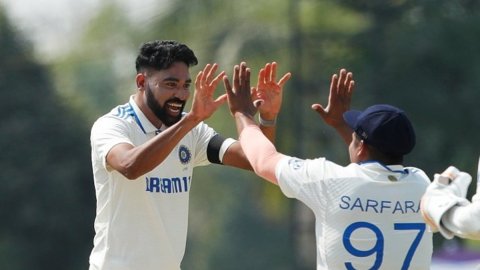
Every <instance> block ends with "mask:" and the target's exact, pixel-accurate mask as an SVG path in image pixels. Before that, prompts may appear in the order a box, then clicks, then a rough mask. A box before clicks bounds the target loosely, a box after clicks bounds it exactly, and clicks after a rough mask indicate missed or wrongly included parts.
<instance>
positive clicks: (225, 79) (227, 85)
mask: <svg viewBox="0 0 480 270" xmlns="http://www.w3.org/2000/svg"><path fill="white" fill-rule="evenodd" d="M223 85H224V86H225V91H226V92H227V95H228V96H230V95H233V90H232V85H231V84H230V81H229V80H228V76H226V75H224V76H223Z"/></svg>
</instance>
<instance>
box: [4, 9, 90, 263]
mask: <svg viewBox="0 0 480 270" xmlns="http://www.w3.org/2000/svg"><path fill="white" fill-rule="evenodd" d="M0 40H1V44H2V46H1V47H0V92H1V94H2V97H3V98H4V103H3V105H2V106H1V109H0V110H1V114H2V115H3V120H2V122H1V125H0V130H1V132H0V134H1V137H2V139H1V140H0V149H1V151H2V155H1V156H0V164H2V165H1V166H2V173H1V177H2V188H1V189H0V205H1V208H0V219H1V223H0V250H1V252H0V254H1V255H0V268H2V269H12V270H15V269H85V268H86V265H87V262H88V254H89V250H90V248H91V246H92V244H91V243H92V236H93V226H92V224H93V216H94V213H93V212H92V209H94V197H93V185H92V181H91V169H90V164H89V150H88V149H89V142H88V137H89V135H88V129H87V127H86V126H85V122H84V121H83V120H82V119H81V118H79V117H78V116H77V115H74V114H72V113H71V111H70V110H69V109H68V108H67V107H65V104H63V102H62V100H61V99H59V98H58V97H57V95H56V93H55V91H54V89H53V87H52V83H51V80H50V75H49V73H48V71H47V68H46V67H44V66H42V65H40V64H38V63H36V62H35V61H34V60H33V57H32V54H31V47H30V45H29V44H28V42H26V41H25V40H23V39H22V38H21V37H20V35H18V34H17V33H15V31H14V30H13V28H12V26H11V25H10V23H9V21H8V18H7V16H6V15H5V14H4V12H3V9H1V7H0Z"/></svg>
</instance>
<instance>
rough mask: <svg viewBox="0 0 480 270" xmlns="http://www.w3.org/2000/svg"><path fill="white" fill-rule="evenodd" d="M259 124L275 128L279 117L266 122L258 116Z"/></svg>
mask: <svg viewBox="0 0 480 270" xmlns="http://www.w3.org/2000/svg"><path fill="white" fill-rule="evenodd" d="M258 122H259V123H260V125H262V126H264V127H274V126H275V125H276V124H277V117H275V118H274V119H273V120H265V119H263V118H262V117H261V116H260V114H258Z"/></svg>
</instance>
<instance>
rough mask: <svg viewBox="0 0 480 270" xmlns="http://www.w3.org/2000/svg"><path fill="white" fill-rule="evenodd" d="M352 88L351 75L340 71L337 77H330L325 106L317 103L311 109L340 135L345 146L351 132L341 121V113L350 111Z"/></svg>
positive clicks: (345, 71)
mask: <svg viewBox="0 0 480 270" xmlns="http://www.w3.org/2000/svg"><path fill="white" fill-rule="evenodd" d="M354 88H355V82H354V81H353V74H352V73H351V72H347V70H345V69H341V70H340V72H339V74H338V75H337V74H333V75H332V79H331V82H330V94H329V96H328V104H327V106H326V107H323V106H322V105H320V104H318V103H315V104H313V105H312V109H313V110H315V111H316V112H317V113H318V114H320V117H321V118H322V119H323V121H325V123H327V124H328V125H329V126H332V127H333V128H334V129H335V130H336V131H337V132H338V133H339V134H340V136H341V137H342V138H343V140H344V141H345V143H346V144H347V145H348V144H350V142H351V140H352V130H351V129H350V127H348V126H347V124H346V123H345V121H344V120H343V113H344V112H346V111H348V110H349V109H350V103H351V100H352V95H353V91H354Z"/></svg>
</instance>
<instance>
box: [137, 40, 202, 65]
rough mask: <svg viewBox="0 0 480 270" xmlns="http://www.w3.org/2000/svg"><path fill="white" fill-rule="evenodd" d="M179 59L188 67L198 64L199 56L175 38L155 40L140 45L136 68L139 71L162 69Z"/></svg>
mask: <svg viewBox="0 0 480 270" xmlns="http://www.w3.org/2000/svg"><path fill="white" fill-rule="evenodd" d="M179 61H180V62H183V63H185V64H186V65H187V66H188V67H190V66H194V65H196V64H198V60H197V57H196V56H195V54H194V53H193V51H192V50H191V49H190V48H189V47H188V46H187V45H185V44H182V43H179V42H177V41H174V40H154V41H149V42H145V43H143V44H142V45H141V46H140V52H139V54H138V56H137V60H136V61H135V68H136V69H137V72H138V73H140V72H142V71H143V70H145V69H149V68H153V69H155V70H162V69H167V68H169V67H170V66H171V65H172V64H173V63H174V62H179Z"/></svg>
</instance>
